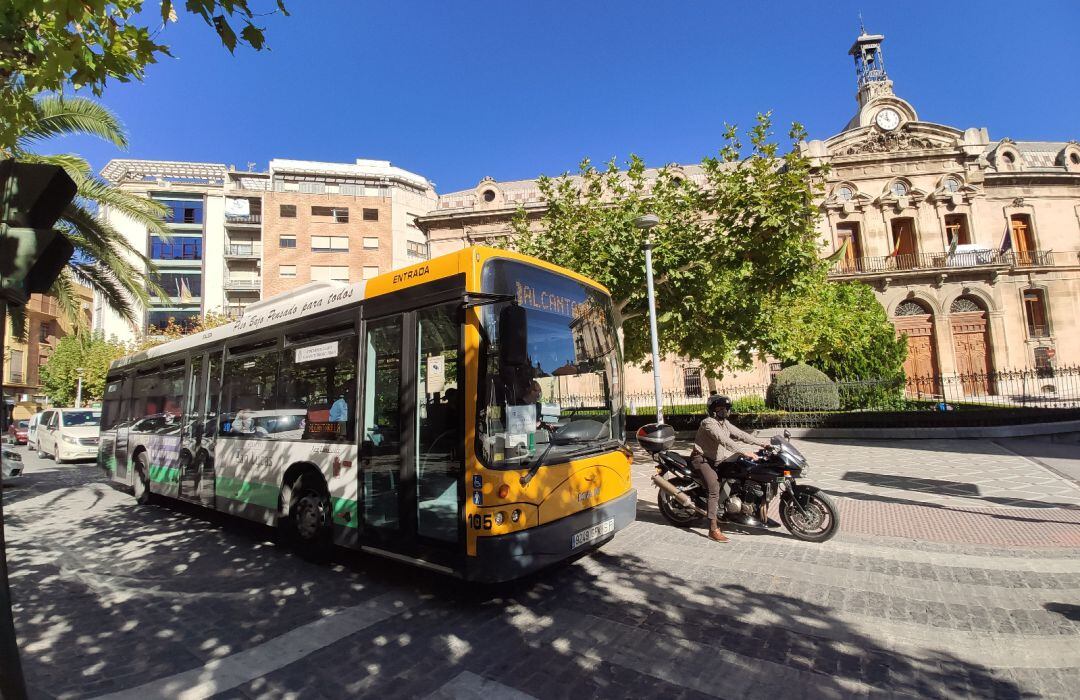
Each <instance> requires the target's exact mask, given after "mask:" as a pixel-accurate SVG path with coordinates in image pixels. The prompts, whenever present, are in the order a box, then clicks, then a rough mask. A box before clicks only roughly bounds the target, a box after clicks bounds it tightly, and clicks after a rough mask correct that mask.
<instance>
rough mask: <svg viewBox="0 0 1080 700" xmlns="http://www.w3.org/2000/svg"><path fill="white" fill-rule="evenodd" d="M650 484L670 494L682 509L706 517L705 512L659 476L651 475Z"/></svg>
mask: <svg viewBox="0 0 1080 700" xmlns="http://www.w3.org/2000/svg"><path fill="white" fill-rule="evenodd" d="M652 482H653V483H654V484H656V487H657V488H659V489H662V490H664V491H667V492H668V493H669V494H671V495H672V497H673V498H674V499H675V500H676V501H678V503H679V505H681V506H683V507H684V508H693V509H694V512H696V513H697V514H698V515H706V513H705V511H703V510H702V509H700V508H698V507H697V506H696V505H694V502H693V501H692V500H690V497H689V496H687V495H686V494H685V493H683V492H682V491H680V490H679V489H677V488H675V485H674V484H672V483H671V482H670V481H668V480H667V479H665V478H664V477H662V476H660V475H659V474H653V476H652Z"/></svg>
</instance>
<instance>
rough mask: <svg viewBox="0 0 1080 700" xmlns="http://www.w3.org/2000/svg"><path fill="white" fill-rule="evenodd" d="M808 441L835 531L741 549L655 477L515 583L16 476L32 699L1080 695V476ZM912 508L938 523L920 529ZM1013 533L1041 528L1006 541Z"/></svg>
mask: <svg viewBox="0 0 1080 700" xmlns="http://www.w3.org/2000/svg"><path fill="white" fill-rule="evenodd" d="M803 446H804V447H805V451H806V452H807V453H808V456H810V457H811V459H812V460H814V462H813V463H814V465H815V472H814V479H815V480H819V481H820V482H822V483H827V484H829V487H830V488H832V489H834V490H835V491H836V492H837V493H843V494H844V495H843V496H842V497H841V498H839V499H838V503H839V504H840V506H841V510H842V514H843V516H844V518H845V525H844V527H845V530H844V533H843V534H842V535H841V536H839V537H838V538H836V539H835V540H833V541H831V542H829V543H826V544H823V545H810V544H804V543H801V542H798V541H795V540H793V539H791V538H790V537H787V536H784V535H783V534H773V533H766V534H760V535H758V534H751V533H742V534H736V535H735V537H734V538H733V540H734V541H733V542H732V543H731V544H729V545H718V544H715V543H712V542H710V541H709V540H708V539H707V538H706V537H704V531H703V530H701V529H690V530H681V529H677V528H674V527H671V526H668V525H666V524H664V523H663V521H662V520H661V519H660V517H659V515H658V513H657V512H656V510H655V507H654V506H653V504H652V499H653V495H654V493H655V492H654V490H653V489H651V488H642V491H641V493H642V500H641V502H640V506H639V521H638V522H637V523H635V524H634V525H633V526H632V527H631V528H629V529H627V530H626V531H624V532H623V533H621V534H620V535H619V536H618V537H616V538H615V540H614V541H612V542H611V543H609V544H608V545H607V546H605V547H604V548H603V549H602V550H600V551H599V552H598V553H596V554H593V555H591V556H588V557H585V558H583V559H580V560H579V561H577V562H574V563H572V564H569V565H567V566H563V567H560V568H558V569H556V570H554V571H550V572H547V573H546V574H544V575H542V576H538V577H535V578H532V579H529V580H527V581H524V582H521V583H519V584H517V585H515V586H511V587H506V588H501V589H476V588H473V587H470V586H468V585H465V584H460V583H456V582H453V581H448V580H445V579H442V578H439V577H434V576H430V575H427V574H418V572H417V571H416V570H414V569H411V568H408V567H404V566H398V565H396V564H393V563H390V562H386V561H383V560H379V559H373V558H369V557H365V556H360V555H353V554H351V553H342V554H341V555H340V557H339V558H338V560H337V561H336V562H335V563H333V564H329V565H315V564H311V563H308V562H306V561H303V560H300V559H298V558H296V557H293V556H291V555H289V554H287V553H286V552H283V551H282V550H280V549H278V548H276V547H275V546H274V545H273V544H272V543H271V541H270V539H269V533H268V531H267V530H265V529H263V528H261V527H256V526H252V525H248V524H245V523H243V522H239V521H236V520H231V519H227V518H219V517H211V516H207V515H200V512H199V511H197V510H196V509H193V508H188V507H186V506H182V505H177V506H174V507H151V508H138V507H136V506H135V505H134V503H133V502H132V499H131V498H130V496H127V495H125V494H122V493H119V492H117V491H116V490H114V489H112V488H111V487H109V486H108V485H106V484H104V483H103V482H102V480H101V478H100V476H99V472H98V471H97V470H96V468H95V467H93V466H87V465H67V466H56V465H54V464H53V463H52V462H43V461H39V460H36V458H29V459H28V460H27V461H28V467H29V469H28V475H27V477H25V479H24V480H23V481H22V483H20V484H18V485H15V486H11V487H9V488H8V489H7V490H6V491H5V513H6V515H7V517H8V523H7V534H8V537H9V552H8V554H9V559H10V564H11V570H12V586H13V595H14V598H15V600H16V610H15V615H16V624H17V627H18V631H19V634H20V637H21V642H22V649H23V664H24V668H25V671H26V675H27V678H28V680H29V682H30V684H31V688H32V692H33V695H34V696H35V697H95V696H101V695H106V694H110V693H117V694H118V695H117V696H116V697H132V698H134V697H138V698H153V697H163V698H164V697H170V698H171V697H206V696H212V695H216V696H218V697H222V698H254V697H257V698H284V697H303V698H307V697H314V698H322V697H326V698H341V697H346V696H357V695H362V694H369V693H370V694H375V693H377V694H379V695H380V696H385V697H418V698H424V697H434V698H451V697H475V696H478V695H484V696H486V697H518V698H528V697H536V698H556V697H569V696H574V697H614V698H623V697H657V696H663V697H676V698H678V697H684V698H699V697H722V698H732V699H734V698H740V699H741V698H775V697H778V696H782V697H799V696H805V697H858V696H869V695H875V696H876V695H878V694H880V693H881V692H882V691H887V692H888V693H891V694H895V695H910V696H918V697H1021V696H1025V697H1029V696H1032V695H1036V696H1044V697H1070V696H1073V695H1074V694H1075V689H1076V688H1077V687H1080V643H1078V642H1080V556H1078V555H1080V544H1076V543H1075V539H1074V538H1073V536H1072V535H1070V534H1069V533H1073V535H1075V534H1077V533H1078V532H1080V509H1078V508H1077V507H1076V506H1075V505H1074V503H1075V501H1076V499H1077V498H1078V497H1080V489H1077V488H1076V487H1075V486H1073V485H1071V484H1069V483H1068V482H1066V481H1065V480H1062V479H1059V478H1058V477H1056V476H1053V475H1051V476H1053V479H1050V480H1047V481H1046V482H1044V483H1041V484H1039V485H1038V486H1037V487H1032V488H1036V490H1035V491H1032V492H1030V493H1026V495H1025V496H1024V497H1021V495H1020V494H1019V493H1018V492H1015V489H1013V488H1011V487H1009V486H1007V485H1006V484H1005V482H1007V481H1009V480H1010V479H1012V478H1013V477H1014V476H1015V474H1021V475H1022V476H1020V477H1016V478H1017V479H1018V480H1019V481H1024V480H1029V481H1030V479H1031V478H1034V477H1036V476H1038V477H1042V476H1044V475H1045V474H1046V473H1047V472H1045V470H1042V469H1041V467H1039V466H1038V465H1037V464H1035V463H1033V462H1030V461H1029V460H1026V459H1024V458H1023V457H1019V456H1017V455H1011V454H1009V453H1008V452H1007V451H1006V450H1004V449H1000V450H999V451H993V452H987V450H990V449H992V448H982V447H980V448H979V449H978V450H977V451H976V452H974V453H964V452H963V451H961V450H960V449H959V447H960V446H959V445H956V444H950V445H943V446H937V447H938V448H937V449H932V448H931V447H930V446H928V445H926V444H923V443H919V444H916V445H913V444H902V443H894V444H893V445H892V447H890V448H884V447H882V446H881V444H878V445H876V446H874V445H859V444H852V443H850V442H832V443H824V442H806V443H803ZM889 450H894V452H890V451H889ZM965 455H966V456H965ZM988 463H992V464H993V465H994V468H993V469H980V468H979V467H980V465H986V464H988ZM930 472H932V473H933V475H934V476H930V474H929V473H930ZM649 473H650V471H649V465H648V463H646V462H644V461H642V462H641V463H639V464H638V465H637V466H636V468H635V480H637V481H639V482H640V483H641V484H642V485H644V483H645V482H646V480H647V478H648V474H649ZM868 475H874V476H868ZM883 475H887V476H888V477H889V479H888V481H887V483H886V482H885V481H883V480H882V477H883ZM927 479H937V480H938V481H943V482H949V483H950V484H951V485H949V486H942V485H940V484H934V483H927V481H926V480H927ZM956 484H968V485H969V486H968V487H960V486H956ZM942 490H946V491H949V492H946V493H941V492H940V491H942ZM957 490H958V491H960V493H952V492H951V491H957ZM1006 492H1008V493H1006ZM1003 494H1004V495H1003ZM995 499H1004V500H995ZM897 501H899V502H897ZM896 509H901V510H896ZM957 518H961V519H962V518H968V519H973V520H974V522H975V523H976V525H975V526H974V527H970V528H968V529H964V528H960V529H957V528H956V527H954V526H952V525H951V524H950V523H953V521H955V520H956V519H957ZM909 521H913V522H915V523H917V524H918V525H917V528H916V529H918V528H922V529H923V530H925V531H926V532H925V533H922V534H920V535H918V536H917V537H914V538H913V536H911V535H908V536H907V537H903V536H897V535H898V534H903V533H904V532H906V531H905V530H904V527H908V525H907V523H908V522H909ZM942 523H944V525H942ZM999 529H1000V531H999ZM987 532H989V533H990V535H989V536H986V535H985V534H984V533H987ZM1009 533H1011V534H1009ZM1006 535H1008V536H1012V537H1016V538H1026V539H1027V540H1030V542H1031V543H1030V544H1028V545H1026V546H1024V547H1017V546H1012V545H1003V544H1000V543H999V544H992V543H987V542H986V540H988V539H990V540H994V539H1003V538H1005V536H1006ZM1070 543H1072V544H1070Z"/></svg>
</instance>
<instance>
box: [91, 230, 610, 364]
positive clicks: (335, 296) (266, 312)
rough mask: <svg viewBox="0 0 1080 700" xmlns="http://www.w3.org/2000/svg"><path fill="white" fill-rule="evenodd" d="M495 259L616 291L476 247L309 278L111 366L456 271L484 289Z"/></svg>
mask: <svg viewBox="0 0 1080 700" xmlns="http://www.w3.org/2000/svg"><path fill="white" fill-rule="evenodd" d="M492 258H507V259H510V260H520V261H521V262H527V263H530V264H532V265H536V266H537V267H540V268H543V269H546V270H550V271H551V272H555V273H557V274H561V275H566V276H567V277H571V278H573V279H575V280H577V281H579V282H582V283H583V284H587V285H589V286H591V287H595V288H597V289H599V290H601V291H603V292H604V293H605V294H610V292H609V291H608V290H607V289H606V288H605V287H604V286H603V285H601V284H599V283H597V282H595V281H594V280H591V279H589V278H588V277H585V276H584V275H580V274H578V273H576V272H573V271H572V270H567V269H566V268H563V267H559V266H558V265H553V264H551V263H549V262H545V261H543V260H540V259H538V258H534V257H532V256H529V255H523V254H521V253H516V252H514V251H510V250H505V249H502V248H490V247H487V246H471V247H468V248H463V249H461V250H459V251H455V252H453V253H448V254H446V255H441V256H439V257H437V258H432V259H431V260H427V261H424V262H421V263H417V264H415V265H410V266H408V267H404V268H400V269H397V270H391V271H389V272H384V273H383V274H381V275H378V276H376V277H373V278H372V279H370V280H367V281H366V282H358V283H355V284H349V283H346V282H309V283H308V284H305V285H302V286H300V287H297V288H295V289H291V290H289V291H287V292H283V293H281V294H278V295H276V296H273V297H270V298H269V299H263V300H261V301H257V302H255V303H253V304H251V305H249V306H248V307H247V308H246V309H245V310H244V315H243V316H241V317H240V318H239V319H237V320H236V321H234V322H232V323H227V324H225V325H223V326H218V327H217V328H211V329H210V330H207V331H203V332H201V333H192V334H191V335H187V336H184V337H183V338H179V339H177V340H173V341H171V342H168V343H163V344H161V345H157V346H155V347H152V348H149V349H147V350H143V351H141V352H137V353H134V354H132V355H127V356H125V357H121V358H119V359H117V360H114V361H113V362H112V364H111V365H110V369H111V370H115V369H120V368H122V367H127V366H130V365H135V364H140V363H142V362H145V361H147V360H152V359H155V358H160V357H164V356H167V355H172V354H174V353H178V352H183V351H185V350H190V349H193V348H197V347H201V346H203V345H209V344H211V343H215V342H219V341H224V340H227V339H229V338H232V337H235V336H238V335H243V334H245V333H249V332H251V331H256V330H259V329H262V328H268V327H271V326H275V325H278V324H279V323H285V322H287V321H296V320H298V319H301V318H304V317H305V316H311V315H315V314H318V313H323V312H325V311H329V310H332V309H338V308H344V307H347V306H349V305H352V304H357V303H359V302H360V301H362V300H364V299H370V298H373V297H377V296H381V295H383V294H389V293H391V292H396V291H399V290H402V289H406V288H408V287H412V286H415V285H419V284H423V283H425V282H430V281H432V280H435V279H440V278H444V277H449V276H451V275H454V274H459V273H465V275H466V285H467V287H466V288H467V289H470V291H478V290H472V289H471V286H472V285H474V284H478V280H477V279H476V277H477V275H476V273H477V272H479V270H480V268H481V267H482V266H483V264H484V263H485V262H486V261H487V260H490V259H492Z"/></svg>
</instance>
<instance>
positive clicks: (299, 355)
mask: <svg viewBox="0 0 1080 700" xmlns="http://www.w3.org/2000/svg"><path fill="white" fill-rule="evenodd" d="M356 350H357V338H356V336H355V335H351V336H343V337H340V338H337V339H334V340H329V341H326V340H324V341H322V342H319V343H314V344H308V345H304V346H297V347H293V348H288V349H286V350H285V353H284V358H283V361H282V363H281V387H282V391H281V395H280V403H279V404H278V409H279V410H278V423H279V424H280V426H281V427H280V428H279V429H278V432H281V433H283V434H282V435H281V436H280V437H282V438H287V439H292V440H295V439H304V440H341V439H345V438H347V439H352V438H353V433H354V426H355V425H356V361H357V358H356ZM284 433H287V435H285V434H284Z"/></svg>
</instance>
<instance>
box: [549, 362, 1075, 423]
mask: <svg viewBox="0 0 1080 700" xmlns="http://www.w3.org/2000/svg"><path fill="white" fill-rule="evenodd" d="M798 387H800V388H801V389H803V390H805V391H804V392H803V393H804V394H805V395H807V396H814V397H817V396H822V395H825V394H829V395H831V388H830V387H835V389H836V393H835V396H836V403H835V404H831V405H813V404H812V403H811V404H809V405H806V404H804V405H801V406H799V407H798V408H796V409H794V410H792V408H791V407H790V406H788V408H787V409H785V408H784V406H783V405H782V402H781V401H778V400H777V398H776V397H774V396H772V395H771V394H770V390H769V385H765V384H755V385H732V386H725V385H719V386H717V387H716V388H715V389H713V390H712V391H714V392H715V393H717V394H723V395H725V396H728V397H730V398H731V400H732V402H733V403H734V412H735V414H770V413H775V414H779V413H789V414H794V413H866V412H875V411H876V412H888V413H896V412H900V413H909V412H927V411H939V412H940V411H978V410H996V409H1008V408H1056V409H1061V408H1066V409H1076V408H1080V366H1066V367H1047V368H1034V369H1018V370H1002V371H997V372H989V373H979V374H951V375H933V376H926V377H909V378H907V379H906V380H900V381H895V380H888V381H886V380H881V379H845V380H839V381H836V382H833V383H831V384H825V383H822V384H799V385H798ZM703 393H706V392H703ZM708 393H712V392H708ZM554 398H555V400H556V401H557V402H558V403H559V404H560V406H562V407H564V408H575V407H578V408H587V407H590V406H603V405H604V404H605V403H606V401H605V399H604V397H603V396H600V395H595V396H594V395H588V394H571V395H566V396H562V397H554ZM624 398H625V405H626V412H627V414H629V415H641V416H647V415H650V414H653V413H655V412H656V401H655V399H654V396H653V393H652V392H633V393H628V394H626V395H625V397H624ZM707 399H708V396H707V395H706V396H702V395H694V393H693V392H692V393H687V392H685V391H669V392H664V393H663V394H662V401H663V407H664V414H665V415H668V416H672V415H687V416H692V415H698V416H700V415H704V414H705V402H706V400H707ZM830 403H831V399H830Z"/></svg>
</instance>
